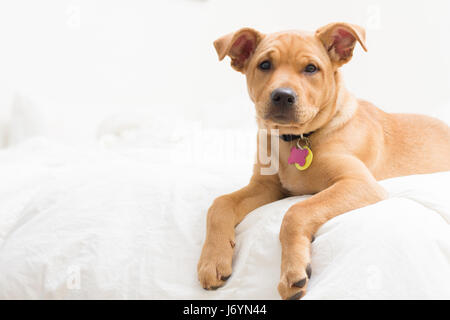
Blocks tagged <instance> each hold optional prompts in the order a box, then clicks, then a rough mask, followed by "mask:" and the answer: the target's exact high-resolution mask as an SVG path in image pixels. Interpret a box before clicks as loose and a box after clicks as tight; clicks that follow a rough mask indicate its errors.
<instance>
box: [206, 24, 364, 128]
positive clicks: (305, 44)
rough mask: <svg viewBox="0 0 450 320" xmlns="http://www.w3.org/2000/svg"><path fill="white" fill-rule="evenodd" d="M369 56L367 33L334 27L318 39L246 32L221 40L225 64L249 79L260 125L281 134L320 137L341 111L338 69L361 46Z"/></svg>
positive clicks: (356, 28)
mask: <svg viewBox="0 0 450 320" xmlns="http://www.w3.org/2000/svg"><path fill="white" fill-rule="evenodd" d="M357 41H358V42H359V43H360V44H361V46H362V47H363V49H364V50H366V46H365V42H364V41H365V32H364V29H363V28H361V27H359V26H356V25H352V24H348V23H332V24H329V25H326V26H324V27H322V28H320V29H318V30H317V31H316V32H315V33H308V32H301V31H287V32H279V33H274V34H268V35H265V34H262V33H260V32H258V31H256V30H253V29H250V28H244V29H241V30H238V31H237V32H234V33H231V34H228V35H226V36H223V37H221V38H219V39H217V40H216V41H215V42H214V46H215V48H216V50H217V53H218V55H219V59H220V60H222V59H223V58H225V56H229V57H230V58H231V66H232V67H233V68H234V69H235V70H237V71H239V72H242V73H244V74H245V75H246V77H247V86H248V92H249V94H250V98H251V99H252V101H253V102H254V103H255V106H256V114H257V118H258V122H259V123H260V124H262V125H263V126H264V127H266V128H268V129H280V133H281V134H301V133H306V132H310V131H314V130H316V129H317V128H320V127H321V126H322V125H323V124H324V123H326V122H327V121H328V120H329V119H330V117H331V116H332V115H333V112H334V110H335V108H336V106H335V104H336V99H337V94H338V91H339V81H338V79H339V74H338V72H337V70H338V68H339V67H340V66H342V65H343V64H345V63H347V62H348V61H349V60H350V59H351V57H352V55H353V49H354V47H355V44H356V42H357Z"/></svg>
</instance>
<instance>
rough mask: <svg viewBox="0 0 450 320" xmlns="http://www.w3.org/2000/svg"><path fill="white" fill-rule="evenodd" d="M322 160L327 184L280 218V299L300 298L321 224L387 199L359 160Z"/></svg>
mask: <svg viewBox="0 0 450 320" xmlns="http://www.w3.org/2000/svg"><path fill="white" fill-rule="evenodd" d="M323 160H325V161H326V163H327V164H328V168H329V169H331V170H330V172H332V173H331V175H332V176H330V177H329V178H330V179H329V183H328V184H327V186H324V190H323V191H322V192H319V193H317V194H316V195H314V196H312V197H311V198H309V199H307V200H304V201H302V202H300V203H297V204H295V205H293V206H292V207H291V208H289V210H288V211H287V212H286V214H285V216H284V218H283V222H282V225H281V230H280V241H281V247H282V255H281V277H280V283H279V285H278V292H279V293H280V295H281V297H282V298H283V299H291V300H292V299H294V300H295V299H300V298H301V297H302V296H303V295H304V294H305V289H306V286H307V284H308V281H309V278H310V277H311V264H310V263H311V252H310V250H311V240H312V236H313V235H314V234H315V233H316V231H317V229H319V227H320V226H321V225H322V224H324V223H325V222H327V221H328V220H330V219H331V218H333V217H335V216H337V215H339V214H342V213H345V212H347V211H350V210H353V209H357V208H361V207H364V206H366V205H369V204H372V203H375V202H378V201H380V200H382V199H384V198H386V192H385V191H384V189H383V188H382V187H381V186H380V185H379V184H378V183H377V182H376V180H375V178H374V177H373V176H372V174H371V173H370V172H369V170H368V169H367V167H365V166H364V164H362V163H361V162H360V161H359V160H358V159H355V158H353V157H349V156H345V157H342V158H341V159H340V158H338V157H333V158H329V159H323ZM327 160H329V161H327ZM316 164H317V162H316ZM333 164H338V165H333ZM339 166H340V167H339Z"/></svg>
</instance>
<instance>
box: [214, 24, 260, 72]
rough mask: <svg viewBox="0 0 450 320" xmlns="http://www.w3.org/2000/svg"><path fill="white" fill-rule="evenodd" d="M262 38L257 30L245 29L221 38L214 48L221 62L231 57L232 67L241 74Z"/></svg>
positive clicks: (215, 42)
mask: <svg viewBox="0 0 450 320" xmlns="http://www.w3.org/2000/svg"><path fill="white" fill-rule="evenodd" d="M262 37H263V35H262V34H261V33H259V32H258V31H256V30H253V29H250V28H243V29H240V30H239V31H236V32H234V33H230V34H227V35H225V36H223V37H220V38H219V39H217V40H216V41H214V47H215V48H216V51H217V54H218V56H219V60H222V59H223V58H225V56H229V57H230V58H231V66H232V67H233V68H234V69H235V70H237V71H239V72H244V71H245V67H246V66H247V63H248V61H249V60H250V57H251V56H252V54H253V53H254V52H255V50H256V47H257V46H258V44H259V43H260V42H261V39H262Z"/></svg>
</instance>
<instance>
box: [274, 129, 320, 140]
mask: <svg viewBox="0 0 450 320" xmlns="http://www.w3.org/2000/svg"><path fill="white" fill-rule="evenodd" d="M313 133H314V131H312V132H308V133H304V134H303V138H308V137H309V136H311V135H312V134H313ZM301 137H302V136H301V135H296V134H282V135H281V136H280V138H281V140H283V141H286V142H290V141H293V140H297V139H300V138H301Z"/></svg>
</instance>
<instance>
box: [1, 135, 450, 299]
mask: <svg viewBox="0 0 450 320" xmlns="http://www.w3.org/2000/svg"><path fill="white" fill-rule="evenodd" d="M117 137H118V136H117V135H116V136H114V134H111V135H110V136H109V137H108V135H107V134H102V139H100V140H101V141H102V145H103V147H102V148H93V149H85V150H84V151H83V152H80V149H76V148H70V147H64V146H62V145H59V144H56V143H53V142H50V141H48V140H46V139H43V138H34V139H31V140H28V141H26V142H24V143H22V144H20V145H18V146H15V147H12V148H10V149H5V150H4V151H0V199H1V201H0V298H2V299H19V298H29V299H38V298H46V299H47V298H49V299H81V298H104V299H113V298H118V299H135V298H136V299H279V296H278V293H277V290H276V286H277V283H278V279H279V275H280V268H279V266H280V244H279V240H278V231H279V227H280V223H281V219H282V217H283V214H284V212H285V211H286V210H287V208H288V207H289V206H290V205H291V204H293V203H295V202H296V201H301V200H302V199H304V197H293V198H289V199H285V200H282V201H278V202H276V203H272V204H269V205H266V206H264V207H262V208H259V209H257V210H255V211H254V212H252V213H251V214H250V215H249V216H248V217H247V218H246V219H245V220H244V221H243V222H242V223H241V224H240V225H239V226H238V228H237V238H236V240H237V245H236V250H235V259H234V263H233V275H232V277H231V278H230V279H229V280H228V282H227V284H226V285H225V286H224V287H223V288H221V289H218V290H216V291H205V290H203V289H202V288H201V286H200V285H199V283H198V281H197V274H196V264H197V260H198V257H199V254H200V250H201V246H202V242H203V239H204V234H205V215H206V210H207V208H208V207H209V205H210V203H211V202H212V200H213V199H214V198H215V197H216V196H218V195H220V194H223V193H227V192H231V191H233V190H235V189H237V188H239V187H241V186H244V185H245V184H246V183H247V181H248V178H249V176H250V172H251V167H250V166H249V164H247V163H242V162H241V163H238V162H236V163H234V164H232V165H228V166H227V165H226V164H225V162H226V161H225V159H223V160H224V161H223V162H220V161H219V160H217V159H215V160H214V159H213V160H211V159H210V158H208V156H206V158H203V161H189V157H188V154H187V153H186V154H181V155H180V152H182V151H180V150H186V149H185V148H184V147H183V148H181V149H177V146H178V147H179V146H180V145H183V144H182V141H181V140H182V139H181V140H180V139H177V137H176V136H173V135H172V136H169V137H159V138H160V139H167V141H171V142H170V143H169V142H167V141H165V140H164V141H162V140H158V139H153V140H151V139H147V140H151V141H152V143H151V145H141V144H139V143H136V141H138V140H139V139H138V140H136V139H135V134H134V133H133V130H131V131H128V133H127V134H125V133H123V132H122V135H120V138H119V139H118V138H117ZM124 141H127V142H126V143H125V142H124ZM130 141H134V143H130ZM216 142H217V141H216ZM125 146H126V147H125ZM216 148H217V144H212V145H211V146H210V150H209V152H206V154H207V155H211V153H214V150H215V149H216ZM244 148H245V146H244ZM173 150H178V151H177V152H175V155H171V152H173ZM249 152H252V151H249ZM219 158H220V157H219ZM174 159H175V160H174ZM197 160H198V159H197ZM382 184H383V186H384V187H385V188H386V189H387V190H388V191H389V193H390V198H389V199H388V200H386V201H383V202H381V203H378V204H375V205H372V206H369V207H366V208H363V209H359V210H355V211H353V212H349V213H347V214H344V215H341V216H339V217H337V218H335V219H333V220H331V221H329V222H328V223H326V224H325V225H324V226H323V227H322V228H320V230H319V232H318V233H317V234H316V240H315V242H314V243H313V247H312V250H313V257H312V269H313V273H312V278H311V281H310V283H309V289H308V293H307V294H306V296H305V297H304V299H353V298H355V299H367V298H374V299H385V298H386V299H393V298H404V299H416V298H425V299H434V298H437V299H450V226H449V223H450V201H449V191H448V190H450V172H445V173H437V174H430V175H422V176H410V177H403V178H396V179H391V180H387V181H383V182H382Z"/></svg>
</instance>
